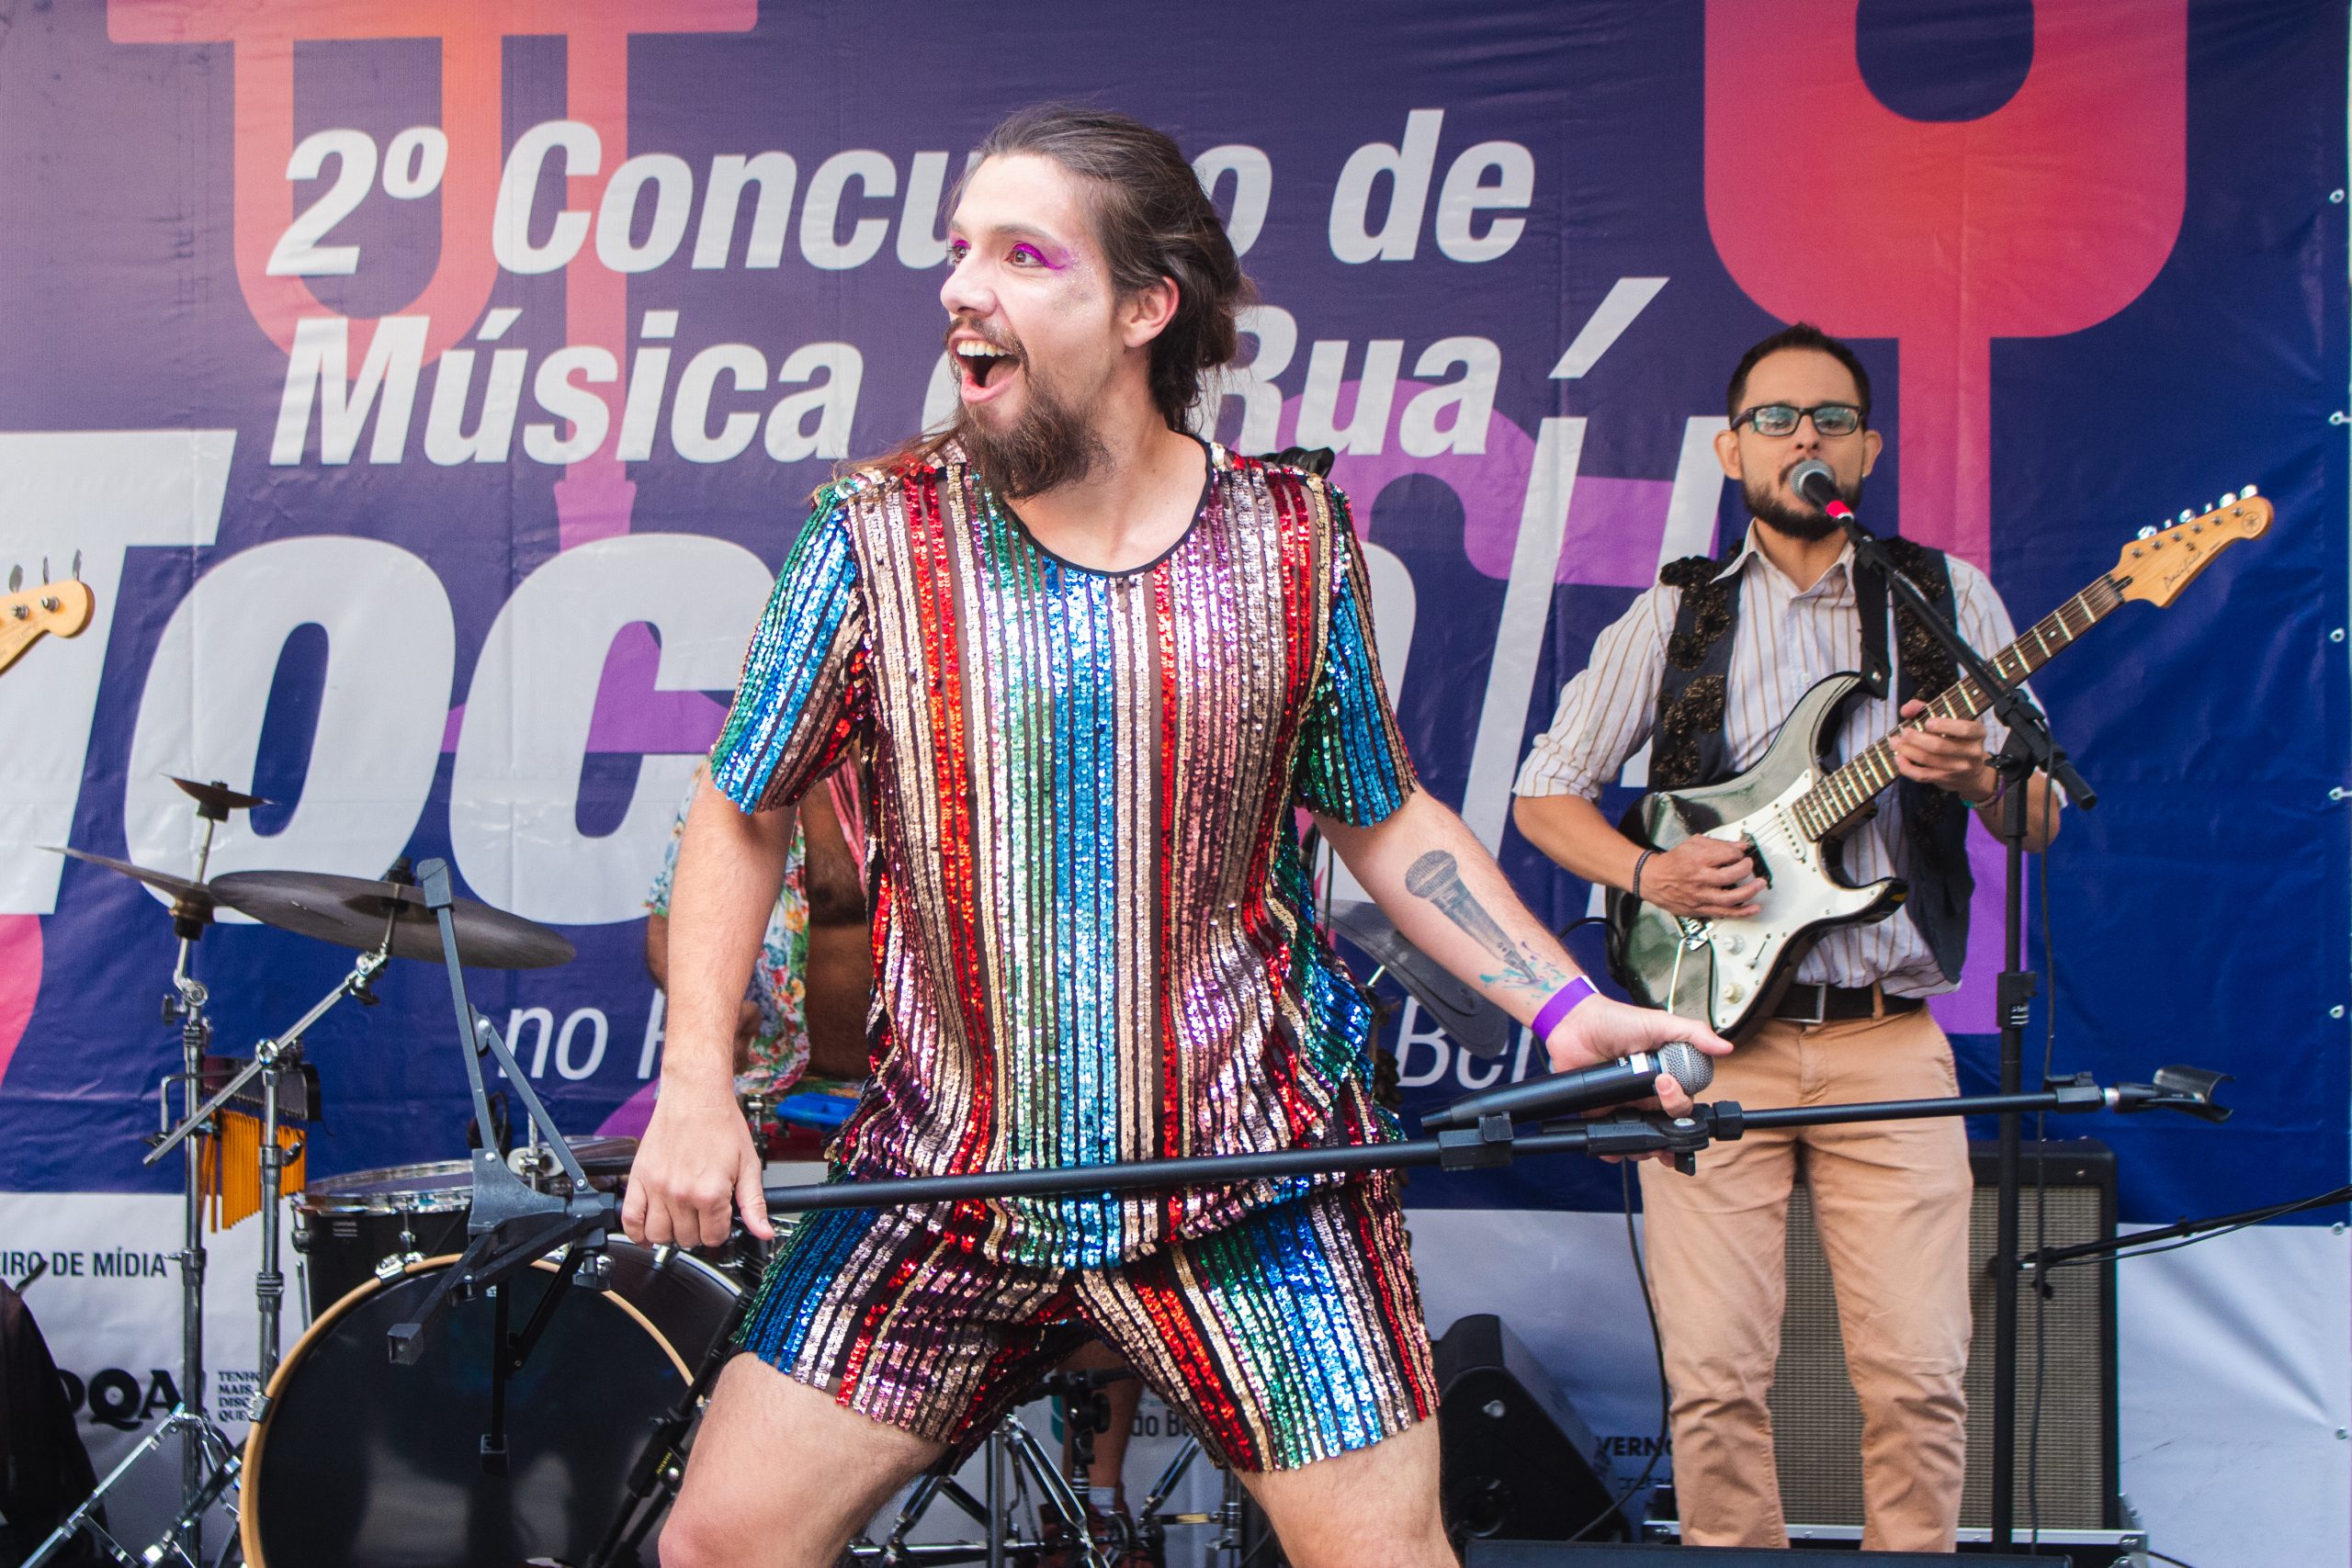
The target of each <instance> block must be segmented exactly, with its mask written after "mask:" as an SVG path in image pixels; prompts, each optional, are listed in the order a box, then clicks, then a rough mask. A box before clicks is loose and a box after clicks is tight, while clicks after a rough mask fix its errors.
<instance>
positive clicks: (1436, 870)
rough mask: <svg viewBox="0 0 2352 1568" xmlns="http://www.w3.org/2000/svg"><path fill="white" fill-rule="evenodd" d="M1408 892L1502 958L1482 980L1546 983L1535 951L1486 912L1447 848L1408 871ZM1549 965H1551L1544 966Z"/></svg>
mask: <svg viewBox="0 0 2352 1568" xmlns="http://www.w3.org/2000/svg"><path fill="white" fill-rule="evenodd" d="M1405 891H1406V892H1408V893H1410V894H1411V895H1412V896H1413V897H1416V898H1426V899H1428V900H1429V901H1430V903H1432V904H1435V905H1436V906H1437V907H1438V908H1440V909H1442V910H1443V911H1444V913H1445V918H1446V919H1449V920H1452V921H1453V923H1454V924H1455V925H1457V926H1459V927H1461V928H1462V929H1463V930H1464V931H1466V932H1468V933H1469V934H1470V936H1471V937H1472V938H1474V939H1475V940H1476V942H1477V943H1478V945H1479V946H1481V947H1483V948H1485V949H1486V950H1487V952H1488V953H1493V954H1494V955H1495V956H1496V957H1497V958H1498V959H1500V960H1501V961H1502V964H1503V968H1502V970H1501V971H1500V972H1499V973H1497V974H1490V975H1481V976H1478V978H1479V979H1481V980H1484V981H1486V982H1487V983H1488V984H1489V985H1493V984H1504V985H1513V986H1524V987H1527V988H1528V989H1529V990H1540V989H1542V988H1543V987H1544V983H1545V982H1544V976H1542V975H1541V974H1539V973H1538V972H1537V970H1536V967H1535V963H1534V961H1533V957H1532V954H1530V953H1527V952H1525V951H1524V950H1523V949H1521V946H1520V945H1519V944H1518V943H1517V942H1512V941H1511V939H1510V932H1508V931H1504V930H1503V928H1502V923H1501V922H1500V921H1498V920H1497V919H1495V917H1494V916H1492V915H1490V914H1488V913H1487V907H1486V906H1485V905H1484V904H1481V903H1479V902H1478V896H1477V895H1476V894H1475V893H1473V892H1471V891H1470V888H1469V886H1468V885H1467V884H1466V883H1464V881H1463V880H1462V868H1461V866H1460V864H1459V863H1457V862H1456V861H1455V860H1454V858H1453V855H1452V854H1450V853H1448V852H1446V851H1444V850H1431V851H1430V852H1428V853H1427V854H1425V855H1423V856H1421V857H1420V859H1419V860H1417V861H1415V862H1414V863H1412V864H1411V865H1410V866H1409V867H1408V868H1407V869H1406V872H1405ZM1545 967H1546V968H1549V967H1551V966H1550V965H1548V964H1547V965H1545Z"/></svg>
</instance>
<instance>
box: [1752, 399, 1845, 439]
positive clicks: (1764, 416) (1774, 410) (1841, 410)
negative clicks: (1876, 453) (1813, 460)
mask: <svg viewBox="0 0 2352 1568" xmlns="http://www.w3.org/2000/svg"><path fill="white" fill-rule="evenodd" d="M1808 414H1810V415H1811V416H1812V417H1813V427H1814V429H1815V430H1817V431H1819V432H1821V434H1824V435H1851V434H1854V432H1856V431H1858V430H1860V429H1861V427H1862V411H1861V410H1860V409H1858V408H1856V407H1855V406H1854V405H1853V404H1851V403H1815V404H1814V405H1813V407H1811V408H1809V409H1801V408H1799V407H1797V406H1796V405H1795V404H1794V403H1758V404H1757V405H1756V406H1755V407H1754V408H1752V409H1742V410H1741V411H1740V412H1739V417H1738V418H1737V419H1735V420H1733V421H1732V422H1731V427H1732V428H1733V429H1734V430H1737V429H1738V428H1739V427H1740V426H1741V425H1743V424H1752V425H1754V426H1755V427H1756V434H1758V435H1771V436H1781V435H1794V434H1796V433H1797V421H1799V420H1801V419H1803V418H1804V417H1805V416H1806V415H1808Z"/></svg>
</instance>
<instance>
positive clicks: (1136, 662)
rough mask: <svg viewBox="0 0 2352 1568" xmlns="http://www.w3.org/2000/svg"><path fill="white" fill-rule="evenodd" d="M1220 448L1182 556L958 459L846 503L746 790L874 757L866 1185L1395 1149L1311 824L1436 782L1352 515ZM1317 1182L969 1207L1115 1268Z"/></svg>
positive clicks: (729, 759)
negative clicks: (1308, 872)
mask: <svg viewBox="0 0 2352 1568" xmlns="http://www.w3.org/2000/svg"><path fill="white" fill-rule="evenodd" d="M1208 450H1209V457H1210V462H1209V473H1208V478H1207V482H1206V483H1205V485H1204V489H1203V493H1202V499H1201V503H1200V508H1199V511H1198V513H1197V514H1196V515H1195V517H1194V519H1193V525H1192V526H1191V528H1190V529H1189V531H1188V532H1187V533H1186V534H1185V535H1184V536H1183V537H1182V539H1181V540H1180V541H1179V542H1178V543H1177V544H1176V545H1175V546H1174V547H1172V548H1170V551H1169V552H1168V554H1167V555H1166V556H1164V557H1163V558H1161V559H1159V561H1157V562H1155V563H1153V564H1151V565H1149V566H1147V567H1143V568H1140V569H1137V570H1133V571H1127V572H1119V573H1111V572H1098V571H1092V570H1085V569H1082V568H1080V567H1077V566H1074V565H1071V564H1069V563H1068V562H1066V561H1063V560H1061V559H1059V558H1057V557H1055V556H1053V555H1052V554H1050V553H1049V552H1047V551H1046V550H1045V549H1044V548H1043V547H1040V546H1039V545H1038V544H1037V543H1036V541H1035V539H1034V538H1032V537H1031V536H1030V535H1029V533H1028V531H1027V529H1026V528H1025V527H1024V526H1023V525H1022V523H1021V521H1020V519H1019V518H1018V516H1017V515H1016V514H1015V513H1013V512H1012V509H1011V508H1009V507H1007V506H1006V505H1004V504H1003V503H1001V502H999V501H998V500H997V499H996V498H994V497H992V496H990V495H989V493H988V492H987V491H985V489H984V488H983V487H982V486H981V485H980V483H979V481H978V479H977V478H976V477H975V476H974V475H973V474H972V473H971V472H970V470H969V469H968V468H966V467H964V466H963V465H962V464H961V463H960V462H959V461H956V460H955V457H954V454H953V453H952V452H951V453H950V454H948V455H947V456H946V457H945V458H944V460H943V461H941V462H940V463H938V464H937V465H935V466H925V467H914V468H908V469H904V470H901V471H899V472H898V473H895V474H892V475H889V476H881V475H876V474H872V473H866V474H861V475H859V476H857V477H856V478H854V479H851V480H849V481H847V482H844V483H843V484H841V485H839V486H837V487H835V488H834V489H833V490H831V491H829V492H827V493H826V494H825V495H824V496H821V497H820V506H819V510H818V513H817V515H816V516H815V517H814V518H813V519H812V520H811V521H810V524H809V527H808V529H807V530H806V532H805V533H804V534H803V535H802V536H801V539H800V542H799V544H798V545H797V547H796V548H795V550H794V552H793V556H792V558H791V560H790V562H789V563H788V564H787V566H786V570H785V572H784V574H783V577H782V579H781V580H780V581H779V582H778V584H777V587H776V592H775V597H774V599H773V600H772V602H771V604H770V605H769V608H768V612H767V614H766V615H765V617H764V618H763V621H762V624H761V626H760V629H759V631H758V633H757V634H756V636H755V637H754V639H753V642H752V649H751V653H750V656H749V658H748V660H747V661H746V666H745V671H744V677H743V682H742V684H741V689H740V690H739V692H738V694H737V698H736V704H735V707H734V710H733V711H732V713H731V714H730V715H729V719H728V723H727V727H726V729H725V731H724V732H723V733H722V735H721V737H720V739H719V742H718V747H717V748H716V750H715V751H714V753H713V761H712V777H713V779H714V780H715V781H716V783H717V784H718V787H719V789H720V790H721V791H722V792H724V793H725V794H726V795H728V796H729V798H730V799H732V800H734V801H735V802H736V804H737V805H739V806H741V807H743V808H745V809H747V810H751V809H757V808H760V807H772V806H775V805H779V804H782V803H784V802H786V801H789V800H792V799H795V798H797V796H798V795H799V794H800V793H801V792H802V791H803V790H804V789H806V788H807V787H808V785H809V782H810V781H811V780H813V779H815V778H816V777H818V776H819V775H820V774H821V773H823V772H824V771H825V770H826V769H827V768H828V767H829V766H831V762H832V761H833V759H834V758H835V757H836V755H837V754H838V753H839V752H840V751H841V750H842V748H843V747H844V746H845V745H847V744H849V743H850V742H851V741H853V740H857V741H860V742H861V743H862V744H863V745H864V747H865V750H866V753H867V755H868V756H869V757H870V759H871V762H872V767H873V785H874V788H873V796H874V798H873V805H872V807H871V821H872V833H873V836H874V840H875V841H876V850H877V852H876V858H875V861H874V863H873V870H872V873H871V874H872V876H873V878H874V882H875V886H874V889H873V900H872V902H873V909H874V930H875V939H874V940H875V956H876V964H875V972H876V1019H875V1024H874V1030H875V1041H874V1062H875V1070H874V1076H873V1078H872V1081H871V1083H870V1085H869V1087H868V1089H867V1090H866V1093H865V1098H864V1100H862V1101H861V1103H860V1105H859V1108H858V1111H857V1112H856V1114H855V1115H854V1116H853V1117H852V1118H851V1120H850V1122H848V1123H847V1124H846V1125H845V1126H844V1127H843V1129H842V1134H841V1135H840V1137H839V1139H838V1140H837V1142H836V1144H835V1145H834V1151H833V1153H834V1157H835V1159H836V1161H837V1162H838V1164H839V1165H840V1166H841V1167H842V1168H843V1169H845V1170H846V1171H847V1172H848V1173H849V1174H852V1175H854V1176H858V1177H881V1176H898V1175H934V1174H943V1173H947V1172H955V1171H965V1170H977V1169H1026V1168H1039V1167H1046V1166H1058V1165H1081V1164H1099V1163H1103V1162H1105V1161H1110V1160H1115V1159H1130V1158H1141V1157H1148V1156H1186V1155H1210V1154H1238V1153H1245V1152H1252V1151H1261V1150H1271V1149H1281V1148H1289V1147H1294V1146H1304V1145H1322V1144H1349V1143H1363V1142H1368V1141H1374V1140H1376V1139H1379V1138H1382V1137H1385V1136H1393V1135H1394V1131H1395V1130H1394V1126H1393V1123H1391V1122H1387V1121H1386V1120H1385V1116H1384V1113H1383V1112H1381V1111H1379V1110H1378V1109H1377V1108H1376V1107H1375V1106H1374V1101H1373V1099H1372V1094H1371V1086H1370V1068H1369V1060H1368V1049H1369V1042H1370V1033H1371V1027H1372V1020H1371V1016H1370V1010H1369V1009H1368V1008H1367V1007H1366V1006H1365V1004H1364V1001H1363V997H1362V996H1361V994H1360V993H1359V992H1358V991H1357V989H1356V987H1354V985H1353V984H1352V982H1351V981H1350V980H1349V978H1348V977H1347V976H1346V974H1345V972H1344V971H1343V970H1342V968H1341V967H1340V963H1339V961H1338V959H1337V958H1336V957H1335V956H1334V955H1333V954H1332V953H1331V952H1330V950H1329V947H1328V945H1326V944H1325V943H1324V942H1322V940H1321V939H1320V938H1319V937H1318V936H1317V934H1316V933H1315V931H1313V929H1312V923H1311V922H1312V910H1311V908H1310V901H1311V900H1310V894H1309V891H1308V888H1307V884H1306V876H1305V874H1304V873H1303V868H1302V866H1301V864H1300V858H1299V846H1298V841H1297V837H1296V832H1295V827H1294V807H1308V808H1310V809H1312V810H1315V811H1318V812H1324V813H1328V814H1329V815H1331V816H1333V817H1336V818H1343V819H1345V820H1347V821H1350V822H1354V823H1371V822H1375V821H1378V820H1379V819H1381V818H1384V817H1385V816H1386V815H1387V814H1388V813H1390V812H1391V811H1394V810H1395V809H1396V808H1397V807H1398V806H1399V805H1401V804H1402V803H1403V801H1404V799H1405V798H1406V796H1407V795H1408V794H1409V793H1410V791H1411V790H1412V788H1413V787H1414V783H1413V775H1412V771H1411V766H1410V763H1409V761H1408V759H1407V757H1406V754H1405V750H1404V746H1403V743H1402V741H1401V740H1400V739H1399V738H1398V736H1397V728H1396V724H1395V721H1394V719H1393V717H1392V716H1390V714H1389V712H1388V705H1387V697H1386V688H1385V685H1384V683H1383V682H1382V681H1381V678H1380V671H1379V668H1378V665H1377V662H1376V660H1375V659H1374V651H1373V644H1372V637H1371V628H1370V625H1369V612H1368V608H1367V606H1368V604H1369V600H1370V595H1369V590H1368V587H1367V584H1366V581H1365V578H1364V572H1363V560H1362V557H1361V554H1360V551H1359V549H1358V547H1357V545H1356V541H1355V537H1354V533H1353V530H1352V527H1351V524H1350V522H1349V519H1348V514H1347V511H1346V507H1345V502H1343V501H1342V499H1341V498H1340V496H1339V494H1338V493H1337V492H1336V491H1331V490H1329V488H1327V487H1326V486H1325V485H1324V484H1323V483H1322V481H1320V480H1319V479H1315V478H1313V477H1312V476H1309V475H1306V474H1303V473H1300V472H1298V471H1296V470H1293V469H1287V468H1270V467H1267V466H1265V465H1262V464H1259V463H1255V462H1251V461H1249V460H1246V459H1239V458H1235V457H1230V456H1229V455H1227V454H1226V453H1225V452H1223V451H1222V450H1221V449H1218V448H1215V447H1211V448H1209V449H1208ZM1307 1185H1308V1184H1307V1183H1306V1181H1305V1180H1304V1179H1298V1180H1290V1181H1283V1182H1261V1183H1255V1184H1250V1185H1248V1186H1244V1187H1238V1188H1227V1189H1220V1190H1190V1191H1186V1192H1182V1193H1176V1194H1171V1195H1168V1196H1159V1195H1149V1196H1131V1197H1125V1198H1114V1197H1101V1198H1091V1199H1031V1200H1020V1201H1011V1202H1006V1203H1002V1204H985V1205H983V1204H967V1205H962V1206H959V1207H957V1208H956V1209H954V1210H952V1211H948V1210H935V1211H933V1212H931V1213H929V1215H928V1216H927V1218H928V1220H929V1223H930V1224H932V1225H933V1227H934V1228H935V1229H937V1230H938V1231H939V1232H941V1233H942V1234H944V1235H947V1236H949V1237H951V1238H952V1239H953V1240H954V1241H955V1242H956V1244H957V1245H959V1246H962V1247H967V1248H972V1249H977V1250H978V1251H979V1252H980V1253H982V1254H983V1255H985V1256H987V1257H989V1258H996V1259H999V1260H1003V1261H1015V1262H1023V1263H1028V1264H1033V1265H1037V1266H1060V1267H1092V1266H1100V1265H1103V1264H1107V1263H1113V1262H1116V1261H1119V1260H1122V1259H1126V1258H1136V1257H1139V1256H1142V1255H1144V1254H1145V1253H1148V1251H1150V1250H1151V1249H1152V1248H1154V1247H1158V1246H1159V1245H1161V1244H1162V1243H1164V1242H1166V1241H1168V1240H1170V1239H1171V1238H1176V1237H1188V1236H1200V1235H1207V1234H1209V1233H1211V1232H1213V1231H1216V1230H1217V1229H1219V1228H1221V1227H1223V1226H1226V1225H1229V1224H1232V1223H1234V1222H1235V1221H1236V1220H1237V1219H1238V1218H1239V1217H1240V1216H1241V1215H1243V1214H1244V1213H1249V1212H1250V1210H1252V1209H1253V1208H1256V1207H1259V1206H1261V1205H1263V1204H1266V1203H1269V1202H1273V1201H1280V1200H1282V1199H1284V1198H1289V1197H1295V1196H1296V1195H1298V1194H1299V1193H1300V1192H1302V1191H1304V1190H1306V1187H1307Z"/></svg>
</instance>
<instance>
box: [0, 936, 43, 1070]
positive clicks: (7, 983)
mask: <svg viewBox="0 0 2352 1568" xmlns="http://www.w3.org/2000/svg"><path fill="white" fill-rule="evenodd" d="M39 998H40V916H39V915H0V1080H5V1079H6V1077H7V1076H8V1060H9V1058H10V1057H12V1056H14V1055H16V1054H17V1042H18V1041H20V1040H22V1039H23V1038H24V1037H25V1025H27V1024H28V1023H30V1022H31V1021H32V1019H33V1003H34V1002H35V1001H36V1000H38V999H39Z"/></svg>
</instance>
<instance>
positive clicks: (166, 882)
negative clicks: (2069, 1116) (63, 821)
mask: <svg viewBox="0 0 2352 1568" xmlns="http://www.w3.org/2000/svg"><path fill="white" fill-rule="evenodd" d="M41 847H42V848H44V849H46V850H48V851H49V852H50V853H51V854H56V855H71V856H73V857H74V859H75V860H85V861H88V862H89V863H91V864H92V865H102V866H105V867H106V868H107V870H108V871H112V872H119V873H120V874H123V875H124V876H128V877H130V878H131V879H133V880H134V881H138V882H143V883H145V884H146V885H147V886H150V887H160V888H162V889H163V890H164V892H166V893H168V894H170V895H171V896H172V902H173V903H174V904H175V905H179V906H185V907H186V908H187V912H189V913H190V914H193V915H195V916H196V917H197V918H198V919H211V918H212V907H213V906H214V905H215V904H218V903H220V902H221V900H220V899H219V898H217V897H214V896H213V892H212V889H211V888H209V887H208V886H205V885H204V884H203V883H201V882H190V881H189V880H188V879H187V877H185V876H174V875H173V874H171V873H170V872H168V871H153V870H151V869H149V868H148V867H146V866H143V865H133V864H131V863H130V862H129V861H127V860H117V859H115V858H114V857H113V856H112V855H94V854H92V853H91V852H89V851H87V850H73V849H68V848H66V847H65V846H64V845H63V844H44V845H43V846H41Z"/></svg>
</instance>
